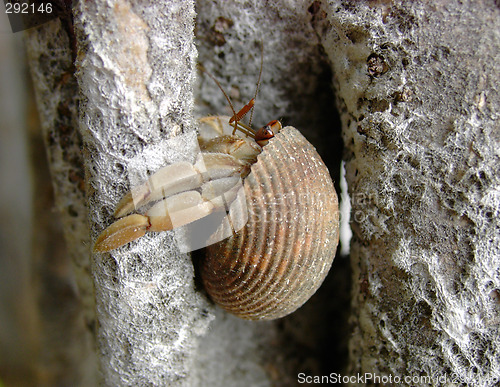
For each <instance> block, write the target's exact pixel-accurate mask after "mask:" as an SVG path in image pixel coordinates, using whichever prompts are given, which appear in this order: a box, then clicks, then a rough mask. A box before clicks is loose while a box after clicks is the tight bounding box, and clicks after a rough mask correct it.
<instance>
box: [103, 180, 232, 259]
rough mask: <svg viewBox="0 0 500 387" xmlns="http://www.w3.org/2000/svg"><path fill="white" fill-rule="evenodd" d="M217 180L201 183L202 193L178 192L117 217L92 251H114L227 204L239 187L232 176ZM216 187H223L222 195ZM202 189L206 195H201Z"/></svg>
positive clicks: (199, 217) (221, 188)
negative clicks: (140, 211)
mask: <svg viewBox="0 0 500 387" xmlns="http://www.w3.org/2000/svg"><path fill="white" fill-rule="evenodd" d="M219 180H221V181H220V182H218V183H216V182H209V183H207V184H209V185H208V186H207V185H204V186H203V187H202V194H200V193H199V192H197V191H187V192H182V193H180V194H177V195H174V196H171V197H168V198H166V199H163V200H162V201H160V202H158V203H156V204H155V205H154V206H153V207H151V208H150V209H149V210H148V211H147V212H146V214H145V215H139V214H132V215H128V216H126V217H124V218H122V219H119V220H117V221H116V222H114V223H113V224H112V225H111V226H109V227H108V228H106V230H104V231H103V232H102V233H101V235H99V237H98V238H97V240H96V242H95V245H94V251H96V252H106V251H110V250H114V249H116V248H118V247H120V246H123V245H125V244H127V243H129V242H131V241H134V240H136V239H138V238H140V237H142V236H144V235H145V234H146V232H147V231H168V230H172V229H173V228H176V227H181V226H184V225H186V224H188V223H191V222H194V221H195V220H198V219H201V218H203V217H205V216H207V215H209V214H210V213H212V212H213V211H214V210H216V209H218V208H224V207H227V206H228V205H229V203H231V202H232V201H233V200H234V199H235V198H236V196H237V194H238V190H239V189H241V187H240V186H239V185H238V184H237V183H238V179H237V178H236V180H235V178H234V177H233V178H226V179H219ZM214 183H215V184H214ZM231 184H232V185H233V186H232V188H229V189H228V188H227V187H228V186H230V185H231ZM220 190H224V191H223V193H222V194H221V192H220ZM203 192H204V193H205V194H206V195H208V198H205V197H203ZM207 199H211V200H207Z"/></svg>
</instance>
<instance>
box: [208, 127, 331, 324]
mask: <svg viewBox="0 0 500 387" xmlns="http://www.w3.org/2000/svg"><path fill="white" fill-rule="evenodd" d="M244 189H245V195H246V200H247V207H248V210H249V219H248V223H247V224H246V225H245V227H244V228H243V229H242V230H240V231H239V232H238V233H236V234H233V236H232V237H230V238H228V239H225V240H223V241H221V242H219V243H217V244H215V245H212V246H210V247H208V248H207V255H206V257H205V259H204V261H203V264H202V267H201V277H202V281H203V283H204V286H205V289H206V290H207V292H208V294H209V295H210V297H211V298H212V299H213V300H214V301H215V302H216V303H217V304H219V305H220V306H221V307H222V308H224V309H225V310H227V311H228V312H230V313H233V314H235V315H237V316H239V317H241V318H245V319H251V320H272V319H276V318H280V317H283V316H286V315H288V314H290V313H292V312H293V311H295V310H296V309H297V308H299V307H300V306H302V304H304V303H305V302H306V301H307V300H308V299H309V298H310V297H311V296H312V295H313V294H314V293H315V292H316V290H317V289H318V288H319V286H320V285H321V283H322V282H323V280H324V278H325V277H326V275H327V273H328V270H329V269H330V267H331V265H332V261H333V258H334V257H335V251H336V248H337V243H338V239H339V215H338V200H337V194H336V193H335V189H334V187H333V183H332V180H331V178H330V174H329V172H328V169H327V167H326V166H325V164H324V163H323V161H322V160H321V157H320V156H319V155H318V153H317V152H316V150H315V148H314V147H313V146H312V145H311V144H310V143H309V142H308V141H307V140H306V139H305V138H304V136H302V135H301V134H300V132H299V131H298V130H296V129H295V128H292V127H286V128H284V129H283V130H282V131H281V132H280V133H278V134H277V135H276V136H275V137H274V138H273V139H271V140H270V141H269V144H267V145H266V146H265V147H264V150H263V152H262V153H261V154H260V155H259V156H258V158H257V162H256V163H255V164H254V165H253V166H252V168H251V173H250V174H249V175H248V176H247V177H246V179H245V180H244Z"/></svg>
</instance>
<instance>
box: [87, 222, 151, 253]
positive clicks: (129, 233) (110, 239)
mask: <svg viewBox="0 0 500 387" xmlns="http://www.w3.org/2000/svg"><path fill="white" fill-rule="evenodd" d="M148 227H149V220H148V218H147V217H146V216H143V215H139V214H133V215H129V216H126V217H125V218H122V219H119V220H117V221H116V222H115V223H113V224H112V225H111V226H109V227H108V228H107V229H106V230H104V231H103V232H102V233H101V235H99V237H98V238H97V240H96V242H95V244H94V252H99V253H104V252H106V251H111V250H114V249H117V248H118V247H120V246H123V245H126V244H127V243H129V242H131V241H134V240H136V239H138V238H140V237H142V236H144V234H146V231H147V229H148Z"/></svg>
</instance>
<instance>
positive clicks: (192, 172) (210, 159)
mask: <svg viewBox="0 0 500 387" xmlns="http://www.w3.org/2000/svg"><path fill="white" fill-rule="evenodd" d="M200 156H201V154H200ZM244 169H245V163H243V162H240V161H238V160H237V159H235V158H234V157H232V156H231V155H228V154H222V153H205V154H203V156H202V157H199V158H198V160H197V161H196V163H195V165H192V164H190V163H188V162H185V161H183V162H179V163H176V164H172V165H168V166H166V167H163V168H161V169H160V170H158V171H157V172H156V173H154V174H153V175H152V176H151V177H150V178H149V180H148V181H147V182H146V183H144V184H142V185H140V186H138V187H135V188H133V189H131V190H130V192H128V193H127V194H126V195H125V196H124V197H123V199H122V200H120V202H119V203H118V205H117V206H116V209H115V213H114V216H115V218H121V217H123V216H125V215H128V214H130V213H131V212H132V211H134V210H136V209H138V208H141V207H144V206H145V205H147V204H149V203H151V202H154V201H157V200H160V199H162V198H165V197H168V196H172V195H174V194H177V193H179V192H183V191H189V190H192V189H195V188H199V187H200V186H201V185H202V183H203V182H206V181H210V180H213V179H220V178H223V177H228V176H235V175H236V176H238V175H240V174H241V173H242V171H243V170H244Z"/></svg>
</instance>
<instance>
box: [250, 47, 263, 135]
mask: <svg viewBox="0 0 500 387" xmlns="http://www.w3.org/2000/svg"><path fill="white" fill-rule="evenodd" d="M263 66H264V45H263V44H262V42H260V71H259V79H258V80H257V87H256V88H255V95H254V97H253V99H254V101H255V100H256V99H257V93H258V92H259V86H260V78H261V76H262V67H263ZM253 109H254V105H252V111H251V112H250V120H249V121H248V126H251V125H252V118H253Z"/></svg>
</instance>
